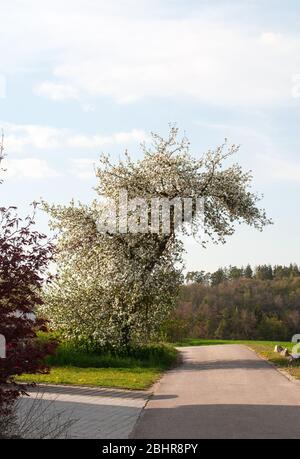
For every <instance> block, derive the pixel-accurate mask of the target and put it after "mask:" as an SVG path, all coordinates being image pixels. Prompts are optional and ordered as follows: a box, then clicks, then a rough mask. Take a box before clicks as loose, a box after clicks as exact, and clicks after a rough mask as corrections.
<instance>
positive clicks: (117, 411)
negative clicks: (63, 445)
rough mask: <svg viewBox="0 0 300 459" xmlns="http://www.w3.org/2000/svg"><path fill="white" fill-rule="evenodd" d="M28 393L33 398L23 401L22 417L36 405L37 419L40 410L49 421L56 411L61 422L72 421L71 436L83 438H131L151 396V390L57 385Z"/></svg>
mask: <svg viewBox="0 0 300 459" xmlns="http://www.w3.org/2000/svg"><path fill="white" fill-rule="evenodd" d="M29 393H30V397H23V398H22V399H21V400H20V403H19V417H20V419H22V418H24V416H26V413H28V411H29V410H30V409H31V408H32V407H34V406H36V408H35V410H36V414H35V415H36V416H37V419H38V418H39V414H38V411H40V413H41V415H40V419H41V418H42V417H43V422H44V423H46V424H49V423H50V422H51V420H50V419H51V418H53V416H54V415H56V414H57V415H58V416H59V418H60V422H61V423H62V424H64V423H65V422H68V421H71V423H72V425H71V426H69V428H68V432H67V437H68V438H84V439H85V438H87V439H117V438H123V439H124V438H128V437H129V435H130V433H131V432H132V430H133V428H134V426H135V423H136V421H137V419H138V418H139V415H140V413H141V410H142V409H143V407H144V406H145V404H146V402H147V400H148V399H149V396H150V395H151V394H150V392H148V391H128V390H118V389H108V388H88V387H78V386H76V387H75V386H54V385H39V386H38V387H37V388H33V389H30V392H29ZM47 416H48V417H49V421H48V420H47ZM36 435H38V434H37V433H34V432H31V434H30V436H31V437H33V438H34V437H35V436H36ZM62 436H63V437H66V435H65V433H64V434H62Z"/></svg>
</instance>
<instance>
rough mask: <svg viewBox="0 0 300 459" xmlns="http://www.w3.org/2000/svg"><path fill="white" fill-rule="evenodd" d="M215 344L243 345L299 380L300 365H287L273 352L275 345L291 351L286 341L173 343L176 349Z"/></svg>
mask: <svg viewBox="0 0 300 459" xmlns="http://www.w3.org/2000/svg"><path fill="white" fill-rule="evenodd" d="M217 344H243V345H244V346H247V347H249V348H251V349H253V350H254V351H255V352H256V353H257V354H258V355H260V356H261V357H263V358H265V359H267V360H268V361H269V362H271V363H273V364H274V365H275V366H277V367H279V368H281V369H282V370H284V371H286V372H287V373H288V374H290V375H291V376H293V377H294V378H296V379H300V363H298V362H295V363H294V364H293V365H289V362H288V360H287V359H286V358H285V357H282V356H281V355H280V354H277V353H276V352H274V347H275V346H276V344H280V345H281V346H282V347H286V348H287V349H288V350H289V351H291V350H292V347H293V344H292V343H290V342H286V341H251V340H244V341H243V340H205V339H193V338H189V339H184V340H182V341H180V342H178V343H175V345H176V346H177V347H181V346H214V345H217Z"/></svg>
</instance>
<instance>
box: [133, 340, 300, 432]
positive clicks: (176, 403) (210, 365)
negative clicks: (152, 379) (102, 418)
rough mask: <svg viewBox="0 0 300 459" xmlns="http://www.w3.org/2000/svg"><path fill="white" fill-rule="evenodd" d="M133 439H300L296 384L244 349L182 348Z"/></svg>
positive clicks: (299, 400)
mask: <svg viewBox="0 0 300 459" xmlns="http://www.w3.org/2000/svg"><path fill="white" fill-rule="evenodd" d="M181 352H182V357H183V364H182V365H181V366H179V367H178V368H175V369H174V370H172V371H169V372H168V373H166V374H165V375H164V377H163V378H162V379H161V381H160V383H158V385H157V387H156V389H155V391H154V395H153V396H152V397H151V398H150V401H149V402H148V404H147V406H146V408H145V410H144V411H143V414H142V416H141V417H140V420H139V421H138V423H137V425H136V427H135V429H134V432H133V434H132V438H146V439H151V438H160V439H162V438H173V439H175V438H185V439H188V438H197V439H198V438H199V439H200V438H300V384H299V382H292V381H289V380H288V379H287V378H286V377H285V376H284V375H282V374H281V373H279V372H278V371H277V370H275V369H274V368H273V367H272V366H271V365H270V364H268V363H267V362H265V361H263V360H262V359H260V358H259V357H257V356H256V354H255V353H254V352H252V351H251V350H249V349H247V348H246V347H244V346H238V345H225V346H201V347H187V348H182V349H181Z"/></svg>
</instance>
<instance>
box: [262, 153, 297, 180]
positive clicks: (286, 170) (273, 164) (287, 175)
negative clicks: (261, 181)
mask: <svg viewBox="0 0 300 459" xmlns="http://www.w3.org/2000/svg"><path fill="white" fill-rule="evenodd" d="M261 161H262V164H263V165H264V167H265V170H268V177H272V178H274V179H279V180H287V181H291V182H299V181H300V162H295V161H293V160H289V159H283V158H280V157H270V156H261Z"/></svg>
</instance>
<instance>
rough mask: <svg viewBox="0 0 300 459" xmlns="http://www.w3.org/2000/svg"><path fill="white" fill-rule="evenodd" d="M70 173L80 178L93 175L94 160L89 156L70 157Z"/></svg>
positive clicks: (87, 177) (84, 178)
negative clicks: (71, 164) (71, 166)
mask: <svg viewBox="0 0 300 459" xmlns="http://www.w3.org/2000/svg"><path fill="white" fill-rule="evenodd" d="M72 163H73V168H72V173H73V174H74V175H75V176H76V177H77V178H79V179H81V180H86V179H90V178H93V177H95V160H93V159H89V158H76V159H72Z"/></svg>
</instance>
